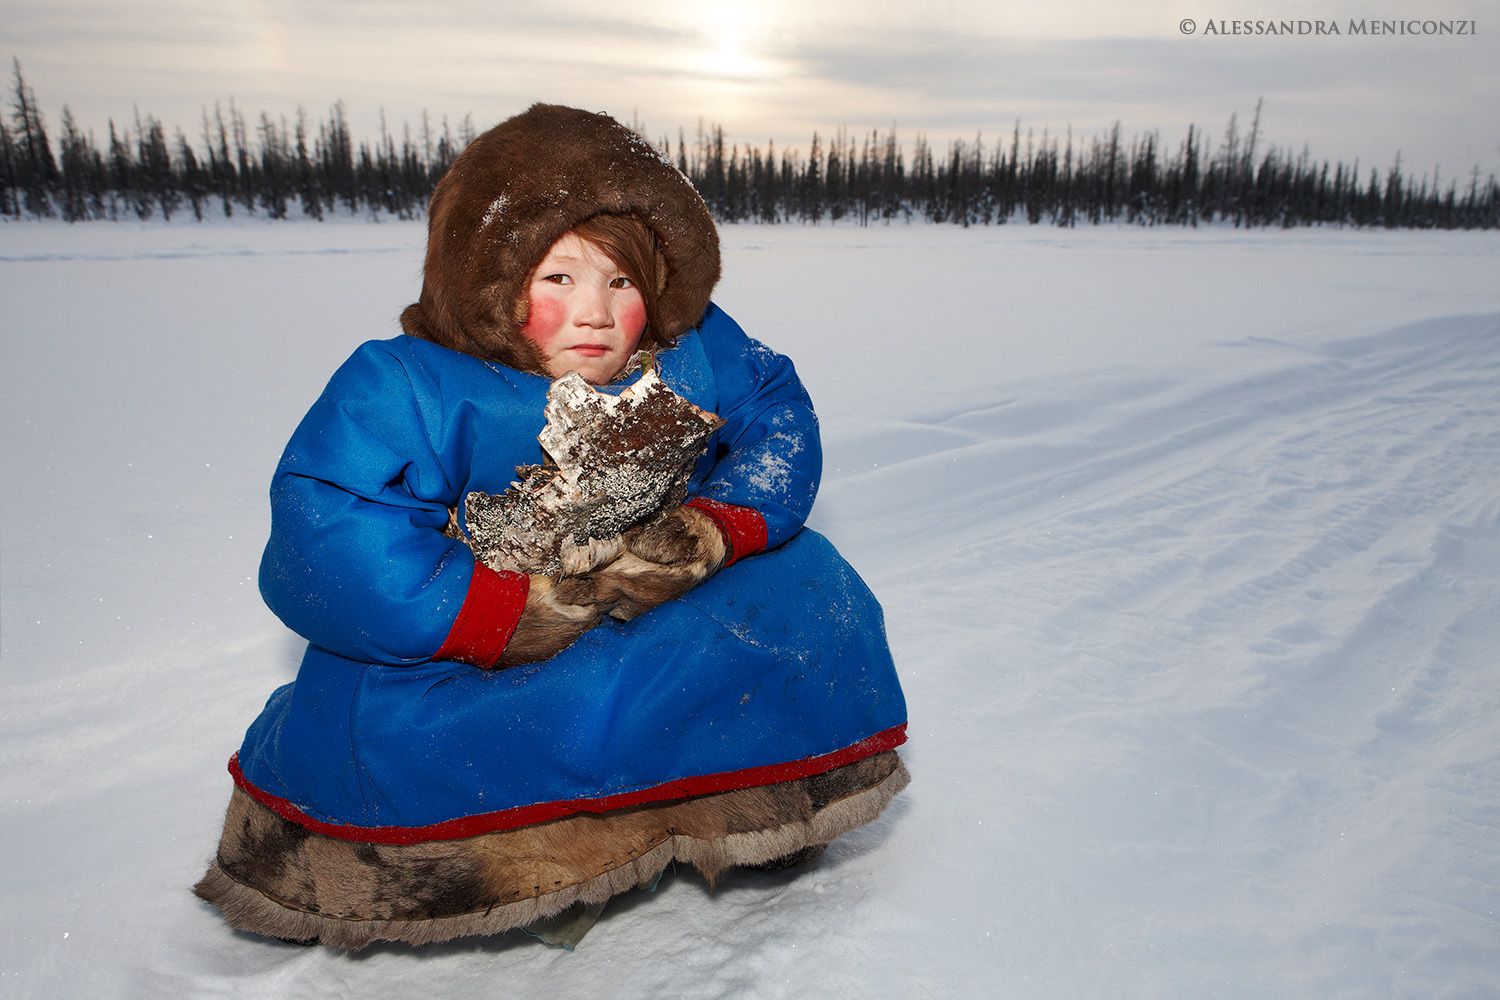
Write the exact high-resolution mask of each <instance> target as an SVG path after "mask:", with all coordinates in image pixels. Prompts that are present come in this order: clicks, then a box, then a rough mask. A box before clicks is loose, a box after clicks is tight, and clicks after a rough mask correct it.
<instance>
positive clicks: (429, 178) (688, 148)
mask: <svg viewBox="0 0 1500 1000" xmlns="http://www.w3.org/2000/svg"><path fill="white" fill-rule="evenodd" d="M1260 119H1261V108H1260V105H1259V104H1257V106H1256V110H1255V116H1254V119H1253V121H1252V123H1251V125H1250V128H1249V129H1248V130H1247V131H1246V132H1244V133H1242V132H1241V130H1240V128H1239V124H1238V119H1237V117H1236V116H1233V115H1231V116H1230V119H1229V125H1228V127H1227V128H1226V129H1225V131H1224V134H1223V136H1222V138H1221V139H1220V140H1219V141H1218V142H1217V144H1215V143H1214V142H1212V141H1211V140H1210V139H1209V138H1208V137H1207V136H1205V135H1204V133H1203V132H1202V131H1201V130H1199V129H1198V128H1196V127H1189V128H1188V132H1187V136H1186V137H1185V138H1184V139H1183V140H1182V141H1181V142H1180V143H1179V144H1178V145H1177V147H1176V148H1175V149H1167V148H1165V147H1164V146H1163V143H1162V141H1161V138H1160V137H1159V136H1158V135H1157V134H1156V133H1154V132H1153V133H1147V134H1145V135H1138V136H1133V137H1131V138H1130V139H1129V140H1128V141H1127V140H1126V139H1125V138H1124V137H1123V135H1122V133H1121V129H1120V125H1119V124H1118V123H1116V124H1115V126H1114V127H1113V128H1112V129H1110V131H1109V132H1108V134H1106V135H1103V136H1093V137H1089V138H1087V139H1082V138H1075V137H1074V136H1073V135H1072V133H1071V132H1068V133H1065V134H1064V135H1062V136H1057V135H1049V134H1047V133H1046V132H1043V133H1042V134H1041V135H1040V136H1037V135H1035V134H1034V133H1033V132H1031V131H1030V130H1027V131H1026V132H1025V133H1024V134H1023V132H1022V129H1021V126H1020V123H1019V122H1018V123H1017V124H1016V125H1015V127H1014V128H1013V129H1012V131H1011V133H1010V135H1009V136H1008V137H1005V138H1003V139H1001V140H1000V141H997V142H993V143H987V142H985V141H984V140H983V138H982V137H976V138H975V139H974V140H973V141H964V140H956V141H953V142H950V143H949V144H948V145H947V147H946V148H945V149H943V150H938V149H935V148H934V147H933V146H932V145H931V144H930V143H928V142H927V141H926V139H925V138H923V137H922V136H918V137H917V138H916V140H915V143H914V146H913V149H912V151H911V153H910V156H909V157H908V153H907V150H906V148H905V147H904V145H903V144H902V143H901V142H900V141H899V140H898V138H897V135H896V132H895V129H894V128H892V129H891V130H890V131H886V132H882V131H878V130H877V131H873V132H870V133H868V134H862V135H857V136H856V135H853V134H851V133H849V132H847V131H845V130H843V129H840V130H839V131H838V132H837V133H836V134H835V135H833V136H832V137H831V138H828V139H827V140H825V139H824V138H823V137H822V136H820V135H818V134H817V133H814V135H813V137H812V142H811V144H810V146H809V147H808V149H807V151H806V152H803V151H802V150H799V149H791V148H788V149H781V150H778V149H776V147H775V145H774V144H771V143H768V144H767V145H766V147H765V148H764V149H763V150H762V149H761V148H760V147H758V146H754V145H741V144H739V143H734V144H729V143H727V142H726V140H725V137H724V131H723V129H722V128H721V127H719V126H717V125H708V126H704V125H702V124H700V125H699V127H698V129H697V131H696V134H695V136H694V138H693V139H692V140H691V141H689V139H688V138H687V136H686V135H685V134H684V133H683V132H682V131H679V132H678V135H677V137H676V141H675V143H674V142H673V141H672V139H671V137H669V136H662V137H660V138H659V139H656V140H654V141H655V142H656V145H657V147H658V149H659V150H660V152H661V153H662V155H663V156H664V157H666V158H668V159H670V160H672V162H674V163H676V164H677V166H678V167H679V168H680V169H681V170H682V171H683V173H685V174H687V175H688V176H689V177H690V178H691V179H692V181H693V183H694V184H695V185H696V186H697V188H698V190H699V191H700V192H702V194H703V197H704V199H705V200H706V201H707V202H708V204H709V207H710V208H711V209H712V210H713V212H714V214H715V216H716V217H717V218H718V219H720V220H721V221H724V222H740V221H756V222H766V223H781V222H801V223H820V222H823V221H829V222H835V223H845V224H846V223H857V224H860V225H868V224H870V223H873V222H891V221H913V220H926V221H931V222H947V223H957V224H959V225H964V226H969V225H981V224H983V225H991V224H998V223H1007V222H1020V221H1025V222H1029V223H1032V224H1038V223H1048V224H1051V225H1059V226H1076V225H1078V224H1080V223H1090V224H1099V223H1106V222H1123V223H1132V224H1140V225H1183V226H1196V225H1198V224H1200V223H1215V222H1221V223H1232V224H1233V225H1236V226H1257V227H1258V226H1283V227H1285V226H1303V225H1334V226H1355V227H1384V228H1420V229H1427V228H1435V229H1492V228H1497V227H1500V185H1497V183H1496V180H1495V177H1494V175H1490V176H1488V177H1487V178H1485V179H1483V180H1481V179H1480V176H1479V170H1478V168H1477V167H1476V168H1474V170H1473V171H1472V172H1471V174H1470V175H1469V176H1468V177H1467V178H1465V179H1464V181H1463V183H1460V182H1459V181H1458V180H1457V179H1448V180H1447V181H1446V183H1445V182H1444V181H1443V180H1442V178H1441V177H1440V176H1439V174H1438V173H1437V172H1436V171H1434V173H1433V174H1432V175H1431V176H1430V177H1428V176H1422V177H1417V178H1413V177H1410V176H1408V175H1406V174H1405V173H1404V172H1403V170H1402V167H1401V162H1400V157H1399V156H1398V157H1397V158H1396V161H1395V163H1393V164H1392V165H1391V166H1390V167H1389V168H1387V169H1386V170H1384V171H1383V172H1382V171H1381V170H1379V169H1374V168H1372V169H1371V170H1370V171H1369V173H1368V175H1367V176H1366V175H1363V174H1362V171H1361V169H1360V166H1359V164H1358V163H1357V162H1356V163H1355V164H1354V166H1352V167H1350V166H1346V165H1344V164H1343V163H1333V164H1330V163H1329V162H1328V161H1326V160H1324V161H1317V160H1315V159H1314V158H1313V157H1312V156H1311V155H1310V153H1309V152H1308V151H1307V150H1306V149H1305V148H1304V150H1303V151H1302V152H1301V153H1300V154H1297V155H1291V154H1289V153H1287V152H1285V151H1283V150H1281V149H1278V148H1277V147H1275V146H1271V145H1268V144H1264V143H1263V139H1262V134H1261V121H1260ZM636 127H637V128H638V129H639V128H640V126H639V125H638V124H637V125H636ZM474 134H475V130H474V127H473V123H472V121H471V120H470V119H469V118H467V117H466V118H465V119H464V120H463V122H461V123H460V125H459V127H458V129H457V130H456V132H455V131H454V130H453V129H451V128H450V126H449V123H448V121H447V119H446V118H444V119H443V120H442V121H441V123H440V124H439V125H438V126H437V127H434V126H433V125H432V123H431V121H430V120H429V118H428V116H427V115H426V113H425V112H424V113H423V116H422V121H421V124H420V127H419V128H418V129H416V130H415V132H414V131H413V129H412V128H411V127H410V125H407V124H404V123H403V125H402V128H401V135H400V138H399V140H398V139H397V138H396V136H395V135H394V134H392V132H391V131H390V130H389V129H388V128H387V127H386V123H385V120H384V115H382V117H381V128H380V136H379V138H378V139H377V140H375V141H370V140H361V141H359V142H358V143H356V142H355V140H354V139H353V137H352V136H351V134H350V131H349V125H348V120H347V117H346V114H345V110H344V107H343V105H342V104H336V105H334V106H333V108H332V109H331V110H330V111H329V113H328V117H327V118H326V119H324V120H322V121H319V122H316V123H313V122H310V121H309V120H308V117H307V115H306V114H305V113H303V112H301V111H299V112H298V114H297V116H296V118H295V120H293V121H291V122H288V121H287V120H286V119H285V118H272V117H271V116H269V115H267V114H265V113H261V114H260V115H259V116H258V117H257V119H256V120H255V122H254V123H253V124H251V123H248V122H247V121H246V119H245V116H244V114H243V113H242V112H241V110H240V109H239V108H238V107H236V106H235V105H234V103H233V102H230V104H229V107H228V110H227V112H226V111H225V110H224V109H223V108H222V107H220V106H218V105H215V107H214V109H213V111H212V113H210V112H209V111H207V110H205V111H204V113H203V115H202V120H201V121H200V123H199V127H198V130H197V134H196V135H195V136H194V137H193V139H191V140H190V139H189V138H188V136H187V135H186V134H185V133H184V132H183V131H182V129H180V128H175V129H173V130H172V133H171V135H170V137H169V135H168V131H167V127H166V126H165V125H163V124H162V122H160V121H159V120H157V119H156V118H154V117H152V116H151V115H141V114H140V113H139V112H137V113H136V115H135V116H134V121H133V122H132V123H130V124H128V125H118V124H116V123H115V122H114V121H110V123H109V135H108V139H107V142H105V143H103V144H101V143H100V142H98V141H96V139H95V137H94V136H93V134H92V133H84V132H83V131H81V130H80V129H79V128H78V126H77V123H76V122H75V120H74V118H73V116H72V113H71V112H70V111H69V109H68V108H67V107H66V106H64V108H63V110H62V118H61V128H60V132H59V135H58V137H57V140H56V146H55V149H54V144H53V141H52V139H51V138H50V137H49V135H48V132H47V127H46V122H45V120H44V118H43V115H42V113H41V111H40V109H39V107H38V104H37V100H36V96H35V94H33V93H32V91H31V89H30V88H29V87H28V86H27V85H26V83H25V80H24V79H23V77H22V73H21V68H20V65H19V63H17V64H16V65H15V69H14V81H13V86H12V102H11V114H10V116H9V120H8V121H6V120H5V118H4V117H3V116H0V215H4V216H8V217H10V218H13V219H21V218H25V217H31V218H48V217H61V218H63V219H66V220H68V221H70V222H80V221H84V220H90V219H122V218H139V219H143V220H144V219H150V218H153V217H155V216H157V215H160V216H161V217H162V218H163V219H172V218H175V217H179V216H185V215H191V216H192V217H193V218H195V219H198V220H202V219H204V218H206V217H208V216H209V215H217V214H220V213H222V214H223V215H224V216H226V217H229V216H233V215H234V214H235V213H236V212H239V213H244V214H247V215H259V216H266V217H270V218H273V219H284V218H287V217H289V216H292V215H303V216H308V217H311V218H314V219H321V218H323V217H324V216H325V215H326V214H328V213H332V212H340V211H342V212H345V213H351V214H361V213H363V214H370V215H390V216H395V217H398V218H413V217H417V216H420V215H421V214H422V213H423V211H424V209H425V206H426V203H427V197H428V195H429V194H430V193H431V191H432V187H433V185H434V184H435V183H436V182H437V179H438V178H439V177H440V176H442V174H443V172H444V171H445V170H447V169H448V166H449V164H451V163H452V162H453V158H454V157H455V156H456V155H457V154H458V152H459V151H460V150H462V149H463V148H464V147H465V146H466V145H467V144H468V143H469V141H470V140H472V139H473V137H474ZM648 138H649V137H648Z"/></svg>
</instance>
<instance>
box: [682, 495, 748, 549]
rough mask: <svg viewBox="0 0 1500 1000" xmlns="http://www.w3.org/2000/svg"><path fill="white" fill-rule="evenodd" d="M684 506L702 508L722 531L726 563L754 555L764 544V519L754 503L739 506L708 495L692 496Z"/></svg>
mask: <svg viewBox="0 0 1500 1000" xmlns="http://www.w3.org/2000/svg"><path fill="white" fill-rule="evenodd" d="M683 506H684V507H692V508H694V509H696V510H701V511H703V513H705V514H707V515H708V516H709V517H711V518H713V519H714V523H715V524H717V525H718V526H719V530H720V531H722V532H723V533H724V545H725V546H726V547H727V548H728V549H729V556H728V558H726V559H725V560H724V565H725V566H729V565H731V564H733V563H735V562H738V561H739V560H741V559H743V558H745V557H746V556H753V555H755V553H757V552H759V551H760V550H761V549H764V548H765V547H766V519H765V518H763V517H761V516H760V511H758V510H756V509H755V508H753V507H738V506H736V505H734V504H732V503H723V502H721V501H718V500H710V499H708V497H693V499H691V500H689V501H688V502H687V503H685V504H683Z"/></svg>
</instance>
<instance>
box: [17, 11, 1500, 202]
mask: <svg viewBox="0 0 1500 1000" xmlns="http://www.w3.org/2000/svg"><path fill="white" fill-rule="evenodd" d="M1382 17H1384V18H1394V17H1420V18H1424V19H1429V20H1434V21H1448V22H1472V24H1470V25H1469V28H1468V30H1470V31H1472V32H1474V33H1473V34H1468V35H1463V36H1459V35H1432V36H1422V35H1416V36H1408V37H1400V36H1395V37H1371V36H1368V35H1366V36H1351V35H1349V34H1348V31H1349V22H1350V20H1351V19H1353V20H1356V21H1359V20H1376V19H1380V18H1382ZM1184 18H1190V19H1192V20H1193V21H1194V22H1195V24H1194V28H1195V30H1194V31H1193V32H1192V33H1191V34H1185V33H1184V31H1183V26H1182V22H1183V19H1184ZM1235 18H1237V19H1240V20H1242V21H1243V20H1254V19H1264V20H1271V19H1279V18H1297V19H1303V20H1306V21H1323V22H1325V23H1329V24H1333V25H1336V26H1337V27H1338V28H1339V29H1340V31H1341V34H1339V35H1337V36H1334V35H1322V36H1317V35H1292V36H1290V37H1285V36H1283V37H1273V36H1268V35H1243V34H1242V35H1233V34H1228V33H1227V31H1229V30H1232V26H1231V25H1228V24H1227V23H1226V24H1223V27H1224V29H1225V32H1224V33H1215V32H1214V30H1213V29H1214V28H1215V27H1218V26H1220V22H1227V21H1228V20H1229V19H1235ZM1419 30H1420V29H1419ZM0 56H9V57H14V58H18V59H20V61H21V64H22V67H23V69H24V71H25V74H26V78H27V82H28V83H29V84H30V85H31V87H32V88H33V89H34V90H35V91H36V94H37V97H38V98H39V100H40V103H41V106H42V108H43V111H44V112H45V113H46V115H47V118H48V121H49V123H51V124H53V126H54V127H55V124H56V121H57V119H58V117H59V115H60V112H61V108H62V106H63V105H64V104H67V105H69V106H70V108H71V109H72V111H73V113H74V115H75V116H76V117H77V118H78V119H79V120H80V122H81V123H82V124H83V125H84V126H85V127H88V128H93V129H96V130H98V131H100V132H102V131H103V130H104V128H105V125H106V122H107V120H108V119H109V118H110V117H113V118H114V119H115V120H116V121H125V120H130V119H131V118H132V116H133V114H134V111H133V108H134V107H135V106H136V105H139V107H140V109H141V111H142V112H144V113H150V114H154V115H156V116H157V117H159V118H161V119H162V120H163V121H165V122H166V123H167V124H168V125H169V126H171V125H180V126H182V127H183V128H184V129H185V130H186V131H188V133H189V135H194V134H195V133H196V126H197V122H198V120H199V117H200V113H201V109H202V108H203V107H204V105H208V106H209V107H212V105H213V102H214V101H216V100H218V101H225V102H227V100H228V99H229V98H233V99H234V100H235V101H236V102H237V104H238V105H239V106H240V107H241V108H242V109H244V110H245V111H247V112H248V113H249V114H250V115H252V116H254V115H255V114H258V113H259V112H260V111H263V110H264V111H269V112H271V113H272V114H275V115H279V114H287V115H291V114H293V113H295V110H296V108H297V107H298V105H302V106H304V107H306V108H307V110H308V112H309V113H310V114H312V115H313V116H314V117H321V116H323V115H324V114H325V113H326V111H327V109H328V107H329V106H330V105H331V104H332V103H333V102H334V101H336V100H343V101H344V102H346V106H347V108H348V110H349V115H350V119H351V122H352V123H353V125H354V127H355V129H356V131H358V132H361V133H369V132H373V131H374V130H376V129H377V128H378V121H379V114H380V111H381V109H382V108H384V110H385V113H386V115H387V117H388V118H389V120H390V121H391V123H392V125H393V126H394V127H398V128H399V123H400V122H401V121H402V120H410V121H412V122H413V124H415V122H416V121H417V119H419V118H420V115H421V112H422V109H424V108H425V109H427V110H428V111H429V112H430V113H431V114H432V116H433V119H434V121H437V120H438V119H440V118H441V117H442V116H444V115H446V116H448V117H449V118H450V119H451V120H452V121H454V122H455V123H456V122H457V121H458V120H459V119H461V118H462V117H463V116H464V115H465V114H472V115H473V118H474V122H475V123H476V124H477V125H478V126H480V127H483V126H485V125H487V124H490V123H492V122H494V121H496V120H499V119H500V118H503V117H505V116H507V115H509V114H512V113H514V112H516V111H518V110H520V109H522V108H524V107H525V106H526V105H527V104H529V103H531V102H532V101H536V100H547V101H556V102H562V103H568V104H574V105H578V106H581V107H587V108H591V109H596V110H605V111H609V112H611V113H613V114H614V115H616V116H617V117H619V118H622V119H625V120H630V119H631V118H632V117H634V118H635V119H636V120H637V121H639V122H640V123H642V124H643V125H644V126H645V127H646V131H647V132H648V134H651V135H653V136H659V135H662V134H671V135H673V136H675V135H676V133H677V129H678V127H679V126H682V127H684V128H685V129H686V130H687V132H688V135H689V137H691V136H692V134H693V131H694V129H695V127H696V125H697V123H698V121H699V119H700V118H702V119H705V120H707V121H710V122H717V123H719V124H721V125H723V126H724V129H725V132H726V135H727V137H728V138H729V139H730V140H739V141H748V142H752V143H755V144H757V145H764V143H765V142H766V141H767V140H771V139H774V140H775V141H776V142H777V144H778V145H786V144H792V145H799V146H804V147H805V146H806V144H807V142H808V139H809V138H810V136H811V134H812V132H813V130H814V129H817V130H820V131H823V132H825V133H826V132H828V131H830V130H832V129H835V128H837V127H839V126H846V127H848V128H849V129H850V130H851V131H854V132H856V133H859V132H863V131H867V130H869V129H873V128H880V129H886V128H889V127H890V126H892V125H895V126H896V127H897V129H898V132H899V134H900V135H901V136H902V137H903V138H905V139H910V138H912V137H914V136H915V135H916V134H917V133H918V132H923V133H925V134H927V135H928V136H929V137H931V138H933V139H935V140H938V141H940V142H946V140H948V139H950V138H953V137H955V136H963V137H966V138H971V137H973V136H974V135H975V133H976V132H982V133H983V134H984V135H985V136H986V137H995V136H998V135H1000V134H1002V133H1003V134H1006V135H1008V134H1009V132H1010V130H1011V128H1012V127H1013V125H1014V123H1015V121H1016V120H1017V119H1018V118H1019V119H1020V120H1021V123H1022V127H1023V129H1024V128H1027V127H1031V128H1034V129H1035V130H1036V131H1037V132H1038V133H1040V131H1041V130H1042V129H1043V128H1046V129H1048V130H1050V131H1051V132H1053V133H1058V132H1061V131H1063V130H1066V129H1068V128H1071V129H1072V130H1073V132H1074V134H1075V135H1076V134H1078V133H1082V134H1084V135H1090V134H1093V133H1096V132H1098V131H1101V130H1103V129H1105V128H1107V127H1108V126H1109V125H1110V124H1111V123H1112V122H1114V121H1115V120H1116V119H1118V120H1119V121H1120V122H1121V124H1122V126H1123V128H1124V130H1125V132H1126V134H1127V135H1130V134H1134V133H1139V132H1143V131H1147V130H1151V129H1157V130H1160V132H1161V135H1162V138H1163V139H1164V140H1165V141H1166V142H1167V143H1168V144H1169V146H1172V147H1175V145H1176V143H1177V142H1178V141H1179V140H1180V139H1181V138H1182V136H1183V134H1184V133H1185V131H1186V129H1187V126H1188V125H1189V124H1197V125H1199V126H1202V127H1204V128H1206V129H1207V130H1208V132H1209V134H1210V135H1212V136H1215V137H1217V136H1219V135H1221V134H1222V133H1223V131H1224V126H1225V123H1226V122H1227V120H1228V118H1229V115H1230V113H1231V112H1238V113H1239V115H1240V118H1241V120H1242V122H1243V121H1245V120H1247V119H1248V116H1249V114H1250V113H1251V111H1252V110H1253V108H1254V106H1255V102H1256V99H1257V98H1258V97H1264V98H1265V113H1264V129H1265V133H1266V137H1267V139H1268V140H1269V141H1270V142H1272V143H1275V144H1276V145H1278V146H1282V147H1290V148H1292V149H1294V150H1299V151H1300V150H1301V149H1302V147H1303V145H1304V143H1306V144H1307V145H1308V146H1309V147H1310V149H1311V152H1312V154H1313V155H1314V156H1315V157H1317V158H1326V159H1342V160H1344V161H1346V162H1352V161H1353V160H1354V159H1355V158H1358V159H1359V160H1360V161H1361V163H1362V164H1364V165H1367V166H1368V165H1378V166H1381V167H1382V168H1383V167H1384V166H1386V165H1388V164H1389V163H1390V162H1391V159H1392V158H1393V157H1394V155H1395V154H1396V153H1397V152H1398V151H1399V152H1401V153H1402V156H1403V160H1404V162H1405V163H1407V164H1408V165H1409V166H1410V167H1412V168H1414V169H1415V170H1417V171H1424V172H1425V171H1427V170H1430V169H1431V168H1432V167H1433V166H1435V165H1441V166H1442V168H1443V172H1444V174H1445V175H1446V176H1454V175H1466V174H1467V173H1468V172H1469V170H1470V169H1471V168H1472V167H1473V166H1474V165H1476V164H1478V165H1479V166H1480V167H1481V169H1482V170H1483V171H1485V172H1496V173H1500V100H1497V98H1500V69H1497V67H1500V4H1496V3H1495V2H1494V0H1438V2H1436V3H1423V4H1421V5H1418V4H1414V3H1411V2H1410V0H1407V2H1404V3H1393V2H1390V0H1312V2H1303V3H1290V2H1282V0H1234V2H1225V0H1173V2H1163V0H1137V2H1130V3H1119V2H1111V0H1048V2H1047V3H1045V4H1037V5H1028V6H1027V7H1026V8H1025V9H1022V8H1021V5H1019V4H1010V5H1001V4H997V3H994V2H993V0H990V2H980V0H905V2H899V3H898V2H888V0H864V2H853V0H821V2H818V3H813V2H810V0H757V2H754V3H751V2H749V0H744V2H722V0H639V2H637V3H633V4H620V3H605V2H602V0H573V2H571V3H552V4H549V3H542V2H539V0H532V2H528V3H508V2H494V0H492V2H479V0H453V2H443V0H432V2H429V3H426V4H420V5H419V4H416V3H412V2H410V0H358V2H355V0H322V2H319V3H316V4H313V3H306V2H302V0H214V2H212V3H210V2H202V0H131V2H129V3H126V2H124V0H0Z"/></svg>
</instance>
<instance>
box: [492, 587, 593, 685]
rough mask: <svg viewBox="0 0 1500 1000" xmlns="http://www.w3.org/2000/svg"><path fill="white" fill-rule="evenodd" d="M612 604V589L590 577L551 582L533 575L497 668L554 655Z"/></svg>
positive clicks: (569, 643)
mask: <svg viewBox="0 0 1500 1000" xmlns="http://www.w3.org/2000/svg"><path fill="white" fill-rule="evenodd" d="M614 601H615V592H614V590H613V588H611V587H608V586H601V585H600V584H599V582H598V581H596V580H594V579H593V578H592V577H586V576H572V577H563V578H562V579H561V580H554V579H552V578H551V577H549V576H541V575H539V574H536V573H532V574H531V587H530V589H529V590H528V591H527V592H526V607H525V609H524V610H523V611H522V612H521V620H520V621H519V622H517V623H516V631H515V632H514V634H512V635H511V637H510V642H509V643H507V644H506V646H505V652H504V653H503V654H501V656H500V664H499V665H500V666H502V667H509V666H514V665H515V664H517V663H533V662H535V661H537V660H545V659H547V658H548V657H551V656H556V655H557V654H558V653H560V652H562V651H563V650H564V649H567V648H568V647H569V646H571V645H573V643H574V641H575V640H576V639H577V638H578V637H579V636H581V635H583V633H585V632H587V631H588V630H589V629H591V628H593V627H594V626H595V625H597V624H599V620H600V619H601V618H603V617H604V616H605V615H606V614H608V613H609V611H610V609H611V608H612V607H613V606H614Z"/></svg>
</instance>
